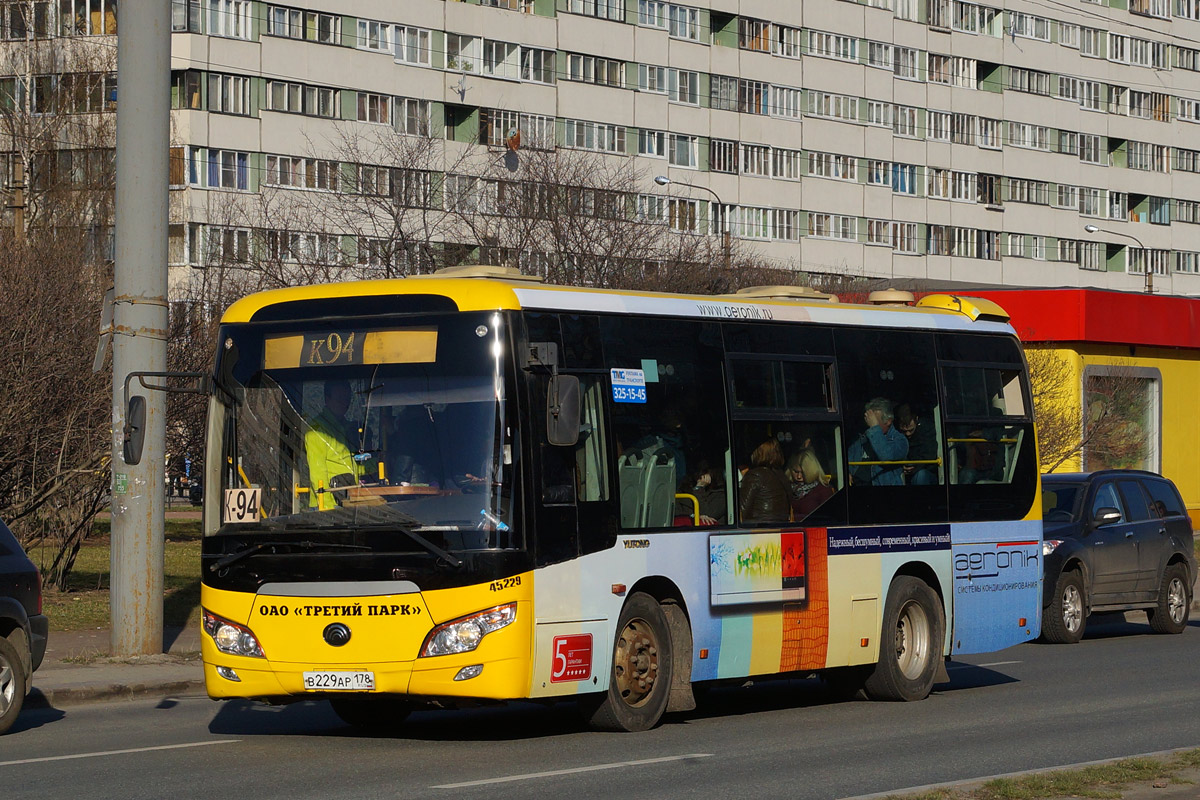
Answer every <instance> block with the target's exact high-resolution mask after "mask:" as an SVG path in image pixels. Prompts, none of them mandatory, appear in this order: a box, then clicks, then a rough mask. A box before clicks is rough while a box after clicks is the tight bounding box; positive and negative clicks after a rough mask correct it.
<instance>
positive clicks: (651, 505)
mask: <svg viewBox="0 0 1200 800" xmlns="http://www.w3.org/2000/svg"><path fill="white" fill-rule="evenodd" d="M642 513H643V517H642V527H645V528H669V527H670V526H671V522H672V520H673V519H674V517H675V456H674V455H673V454H672V453H670V452H669V451H667V450H659V451H658V452H657V453H655V454H654V455H652V456H651V457H650V459H649V469H647V470H646V499H645V507H644V510H643V512H642Z"/></svg>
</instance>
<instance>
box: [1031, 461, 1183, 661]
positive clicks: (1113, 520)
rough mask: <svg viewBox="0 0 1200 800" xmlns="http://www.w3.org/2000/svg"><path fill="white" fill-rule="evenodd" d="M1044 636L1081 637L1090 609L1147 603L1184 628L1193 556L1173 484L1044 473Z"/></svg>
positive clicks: (1130, 476) (1128, 475)
mask: <svg viewBox="0 0 1200 800" xmlns="http://www.w3.org/2000/svg"><path fill="white" fill-rule="evenodd" d="M1042 511H1043V514H1042V520H1043V521H1042V541H1043V545H1042V553H1043V554H1044V558H1045V561H1044V564H1043V575H1044V578H1045V580H1044V581H1043V589H1042V638H1044V639H1045V640H1046V641H1049V642H1063V643H1069V642H1078V641H1079V639H1080V638H1081V637H1082V636H1083V629H1084V626H1085V624H1086V623H1087V617H1088V615H1089V614H1091V613H1092V612H1095V611H1127V610H1129V609H1136V608H1144V609H1146V615H1147V616H1148V617H1149V618H1150V627H1151V628H1152V629H1153V630H1154V632H1155V633H1182V632H1183V629H1184V628H1185V627H1187V622H1188V610H1189V608H1190V607H1191V600H1192V583H1193V581H1195V579H1196V557H1195V554H1194V552H1193V550H1192V523H1191V520H1190V519H1189V518H1188V515H1187V510H1186V508H1185V507H1184V505H1183V500H1182V499H1181V498H1180V496H1179V491H1178V490H1177V489H1176V488H1175V484H1173V483H1171V481H1169V480H1167V479H1166V478H1164V477H1162V476H1160V475H1155V474H1154V473H1153V472H1142V471H1139V470H1120V469H1116V470H1103V471H1100V472H1090V473H1073V474H1063V475H1054V474H1052V475H1043V476H1042Z"/></svg>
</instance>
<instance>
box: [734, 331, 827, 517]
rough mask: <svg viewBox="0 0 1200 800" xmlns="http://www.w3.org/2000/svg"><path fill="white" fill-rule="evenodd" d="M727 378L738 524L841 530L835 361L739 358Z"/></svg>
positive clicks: (775, 357)
mask: <svg viewBox="0 0 1200 800" xmlns="http://www.w3.org/2000/svg"><path fill="white" fill-rule="evenodd" d="M729 375H730V384H731V390H730V395H731V397H732V398H733V419H734V425H733V431H734V435H733V439H734V452H735V453H736V454H737V459H738V464H739V474H742V470H744V471H745V474H744V475H743V477H742V478H741V481H740V483H739V490H738V512H739V520H740V522H741V523H742V524H743V525H770V524H782V523H786V522H804V523H805V524H844V523H845V514H844V511H843V509H844V505H843V504H842V503H840V502H831V501H833V499H834V496H835V495H836V494H837V492H838V491H839V490H840V489H841V488H842V487H844V486H845V480H844V478H843V475H842V472H841V462H842V453H841V426H840V425H839V424H838V419H837V414H836V409H837V402H836V399H835V396H834V388H833V386H834V382H833V361H832V359H820V360H816V359H814V360H799V359H794V358H781V357H779V356H753V355H748V354H747V355H743V354H736V355H731V356H730V358H729ZM776 462H778V463H776ZM780 476H782V477H783V480H782V481H780V480H779V477H780Z"/></svg>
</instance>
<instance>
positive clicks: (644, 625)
mask: <svg viewBox="0 0 1200 800" xmlns="http://www.w3.org/2000/svg"><path fill="white" fill-rule="evenodd" d="M672 657H673V653H672V650H671V632H670V628H669V627H668V625H667V616H666V614H665V613H663V610H662V606H660V605H659V604H658V602H657V601H656V600H655V599H654V598H653V597H651V596H650V595H648V594H644V593H642V592H635V593H633V594H632V595H630V596H629V600H628V601H627V602H626V603H625V607H624V608H623V609H621V617H620V619H619V620H618V621H617V638H616V640H615V641H614V643H613V665H612V675H611V676H610V678H609V684H608V691H607V692H605V693H603V694H600V695H597V696H595V697H594V698H593V699H592V702H590V703H589V702H588V701H586V700H583V701H581V702H582V703H584V706H583V707H584V711H585V714H587V716H588V722H589V723H590V724H591V726H592V727H593V728H596V729H598V730H607V731H629V732H634V731H645V730H649V729H650V728H653V727H654V726H655V725H657V724H658V722H659V720H661V719H662V715H663V712H665V711H666V709H667V699H668V695H669V694H670V691H671V664H672Z"/></svg>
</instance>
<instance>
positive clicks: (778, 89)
mask: <svg viewBox="0 0 1200 800" xmlns="http://www.w3.org/2000/svg"><path fill="white" fill-rule="evenodd" d="M768 91H769V92H770V97H771V116H773V117H782V118H784V119H798V118H799V117H800V103H801V102H802V101H801V97H802V95H803V93H802V92H801V91H800V90H799V89H793V88H791V87H790V86H776V85H774V84H772V85H771V87H770V89H768Z"/></svg>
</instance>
